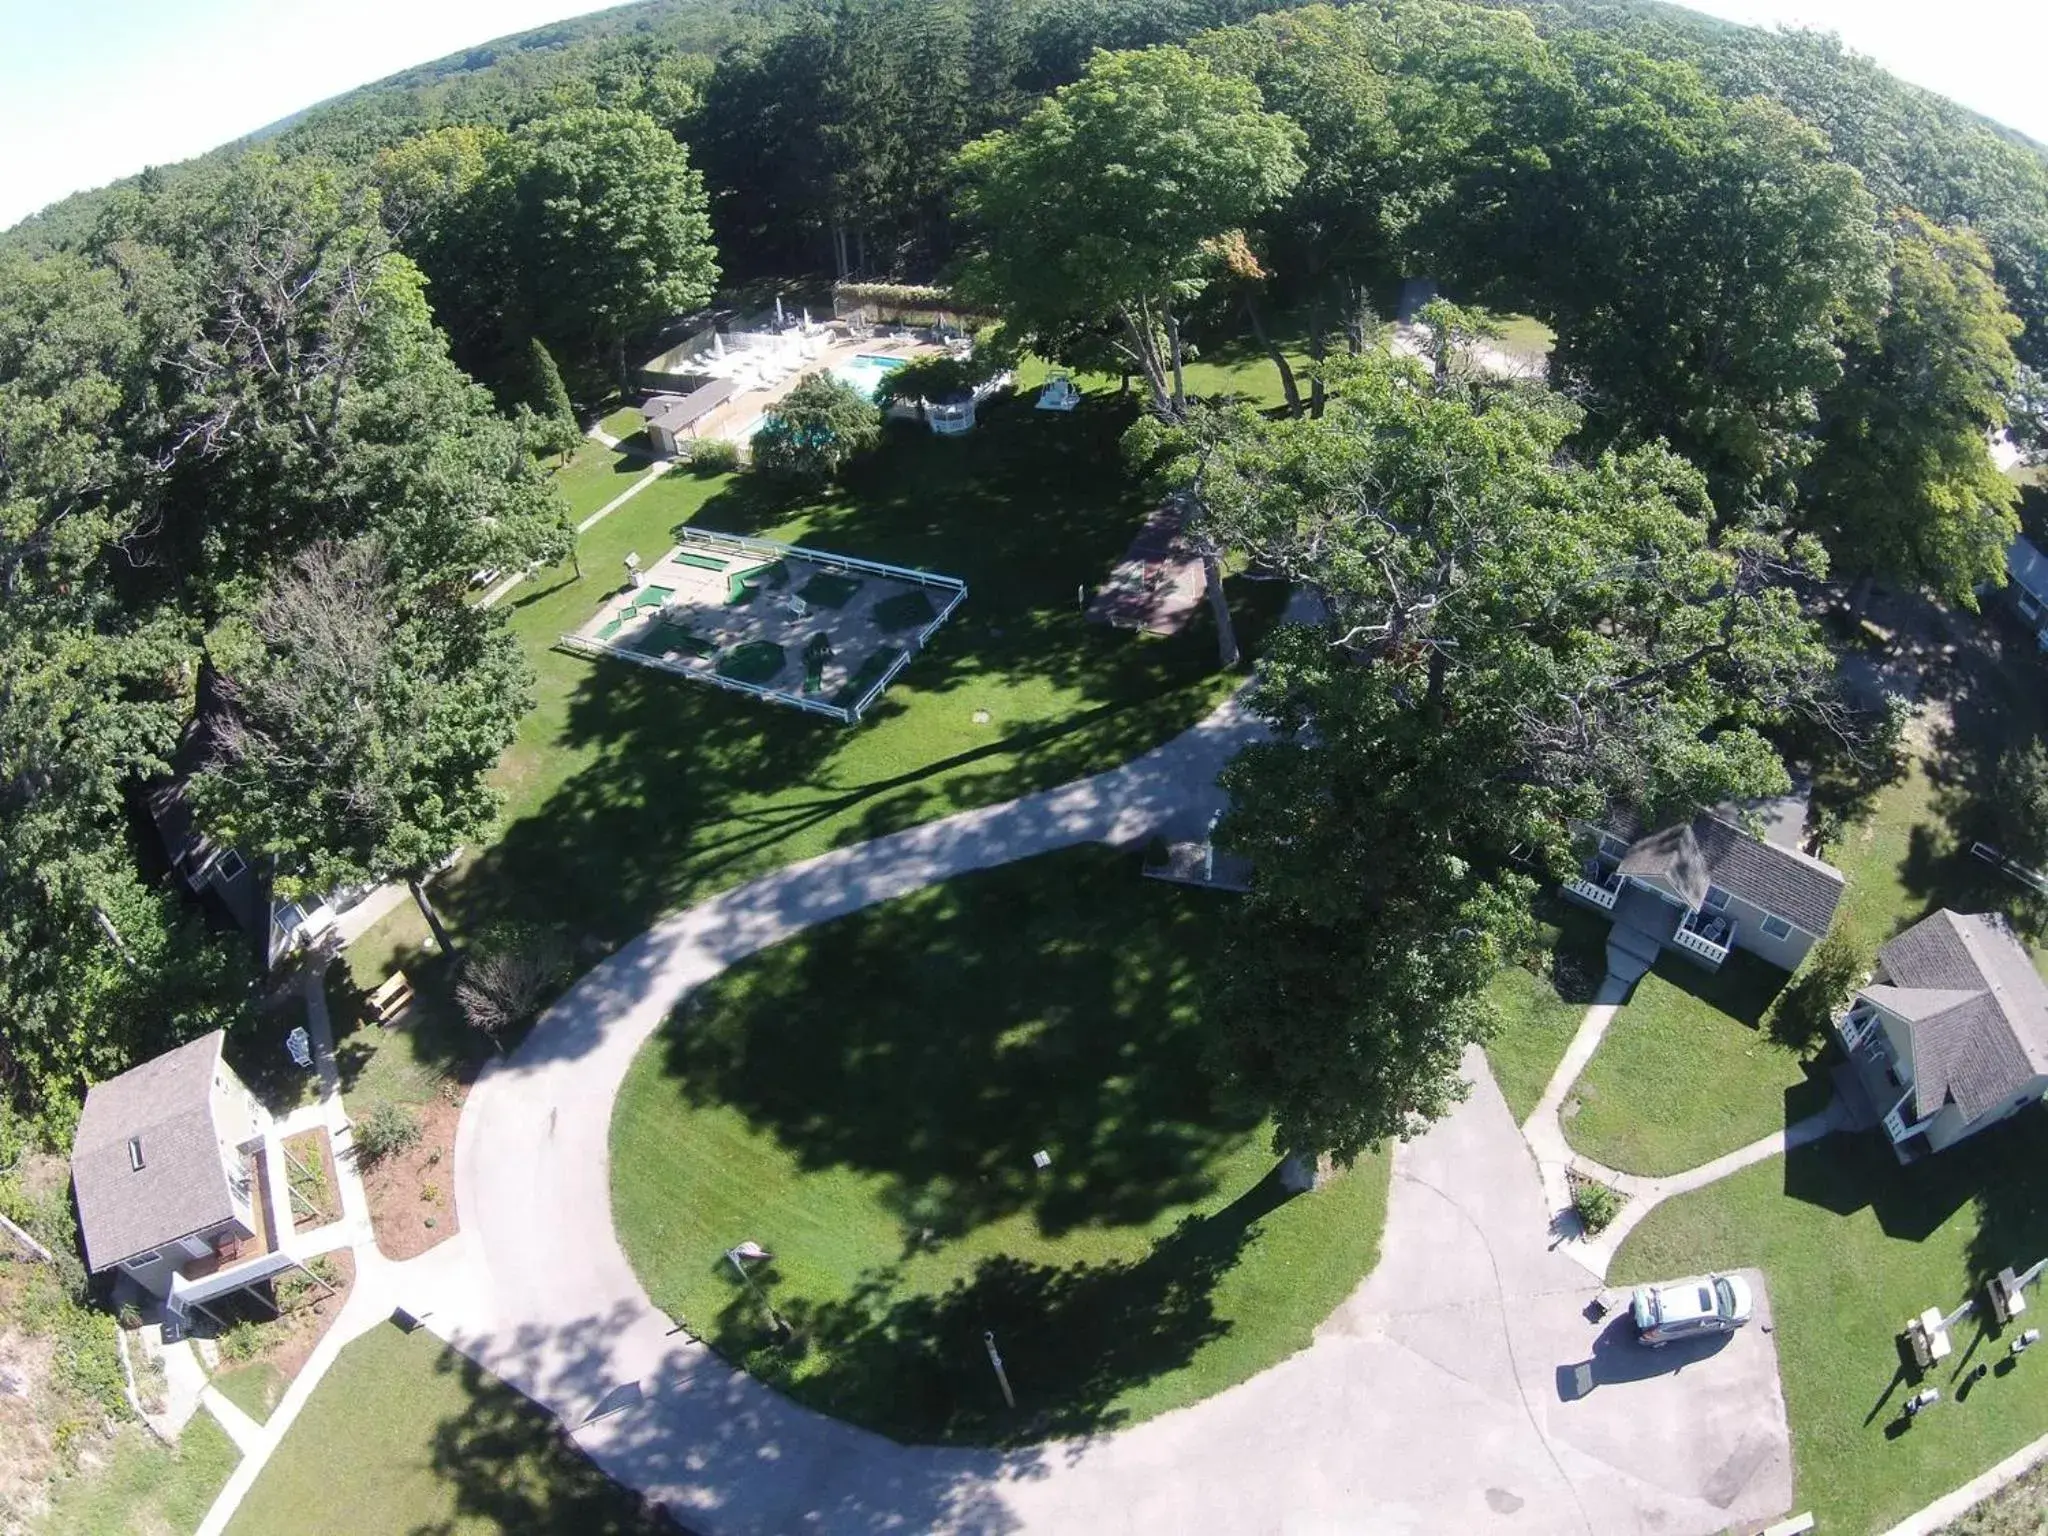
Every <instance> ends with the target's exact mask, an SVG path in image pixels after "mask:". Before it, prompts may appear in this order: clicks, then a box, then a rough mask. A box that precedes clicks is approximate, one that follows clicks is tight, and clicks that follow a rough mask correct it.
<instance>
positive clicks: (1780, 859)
mask: <svg viewBox="0 0 2048 1536" xmlns="http://www.w3.org/2000/svg"><path fill="white" fill-rule="evenodd" d="M1621 872H1622V873H1623V874H1624V875H1630V876H1633V877H1635V878H1637V879H1640V880H1649V881H1652V882H1654V883H1655V884H1658V885H1661V886H1663V887H1664V888H1665V889H1666V890H1668V891H1670V892H1671V893H1672V894H1673V895H1675V896H1678V897H1681V898H1683V900H1684V901H1685V903H1686V904H1687V905H1688V906H1694V907H1696V906H1698V905H1699V904H1700V902H1701V901H1702V900H1703V899H1704V898H1705V897H1706V894H1707V887H1708V886H1709V885H1718V886H1719V887H1721V889H1722V890H1724V891H1727V892H1728V893H1729V894H1730V895H1733V896H1738V897H1740V898H1741V899H1742V900H1744V901H1746V902H1749V903H1751V904H1752V905H1754V906H1758V907H1762V908H1763V909H1764V911H1766V912H1769V913H1772V914H1774V915H1776V916H1778V917H1782V918H1784V919H1785V920H1786V921H1787V922H1789V923H1791V924H1792V925H1793V926H1794V927H1795V928H1800V929H1804V930H1805V931H1806V932H1807V933H1810V934H1813V935H1815V936H1818V935H1820V934H1823V933H1826V932H1827V931H1828V924H1829V923H1831V922H1833V921H1834V917H1835V906H1836V904H1837V903H1838V902H1840V901H1841V899H1842V872H1841V871H1840V870H1838V869H1836V868H1834V867H1833V866H1832V865H1828V864H1823V863H1822V862H1821V861H1820V860H1819V859H1815V858H1810V857H1808V856H1807V855H1806V854H1803V853H1801V852H1799V850H1797V849H1796V848H1782V847H1780V846H1778V845H1777V844H1776V843H1767V842H1764V841H1762V840H1761V839H1759V838H1754V837H1751V836H1750V835H1749V834H1748V833H1747V832H1745V831H1743V829H1742V828H1741V827H1739V826H1737V825H1736V824H1735V823H1734V822H1732V821H1728V820H1725V819H1723V818H1722V817H1719V816H1716V815H1714V814H1712V813H1711V812H1710V813H1708V814H1705V815H1702V816H1698V817H1696V818H1694V820H1693V821H1692V823H1691V825H1689V826H1685V825H1681V826H1676V827H1666V828H1664V829H1663V830H1662V831H1661V832H1652V833H1651V834H1650V835H1649V836H1648V837H1643V838H1638V839H1637V840H1636V841H1635V843H1634V844H1633V845H1631V847H1630V848H1629V850H1628V853H1627V854H1626V855H1624V856H1623V858H1622V860H1621Z"/></svg>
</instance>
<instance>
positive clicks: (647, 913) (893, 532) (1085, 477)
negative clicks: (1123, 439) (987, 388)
mask: <svg viewBox="0 0 2048 1536" xmlns="http://www.w3.org/2000/svg"><path fill="white" fill-rule="evenodd" d="M1098 416H1099V418H1100V419H1098ZM1127 420H1128V410H1127V409H1125V410H1120V411H1104V412H1100V413H1096V414H1090V413H1087V412H1077V413H1076V416H1075V418H1074V419H1066V420H1063V421H1061V422H1058V423H1053V422H1048V421H1046V420H1045V419H1044V413H1038V412H1033V411H1031V410H1030V409H1029V408H1028V406H1021V407H1019V408H1017V409H1015V410H1012V409H1010V408H1008V407H1004V408H1002V409H998V410H995V411H992V412H990V413H989V416H988V419H987V423H986V425H987V430H986V431H981V430H977V432H976V434H975V440H974V441H973V442H971V443H965V444H962V443H951V442H945V441H939V440H935V439H933V438H932V437H931V436H930V434H928V433H906V434H892V435H891V436H890V438H889V439H888V440H887V441H886V442H885V444H884V445H883V447H882V448H881V449H880V450H878V451H877V452H876V453H875V454H873V455H870V456H867V457H865V458H864V459H863V460H862V461H861V462H860V463H859V464H857V465H856V466H854V468H853V470H852V471H851V472H850V474H849V476H848V479H847V483H846V485H845V486H843V487H841V488H837V489H835V490H834V491H833V492H831V493H830V494H829V495H827V496H825V497H823V498H820V499H816V500H811V501H804V500H792V499H791V498H790V496H789V495H788V494H787V493H786V492H783V491H779V490H777V489H776V488H774V487H772V486H770V485H767V484H766V483H765V482H760V481H757V480H755V479H753V478H752V477H747V476H741V477H738V478H737V479H735V480H733V481H730V482H728V483H727V485H726V486H724V487H723V488H722V489H720V490H719V491H718V492H717V493H716V494H715V495H714V496H713V497H712V498H711V499H710V500H709V501H708V502H706V503H705V504H704V505H703V506H702V507H701V508H700V509H699V510H698V511H697V512H696V514H695V516H694V517H693V519H692V523H693V525H694V526H700V527H717V528H723V529H727V530H730V531H737V532H744V533H758V532H769V533H781V534H787V533H789V532H791V531H799V532H801V533H802V535H803V538H804V540H805V542H807V543H810V544H813V545H816V546H817V547H821V548H824V549H829V550H836V551H839V552H843V553H846V554H849V555H855V556H860V557H863V558H874V559H882V560H889V561H894V562H896V563H900V564H905V565H913V566H922V567H925V568H927V569H931V570H935V571H941V572H946V573H948V574H954V575H959V576H962V577H963V578H965V579H966V580H967V582H968V584H969V597H968V599H967V602H966V603H965V604H964V605H963V606H962V607H961V609H960V610H959V611H958V612H957V613H956V614H955V615H954V617H953V618H952V619H951V620H949V621H948V623H947V624H946V625H945V626H944V627H942V628H941V629H940V630H939V631H938V633H937V634H936V635H935V636H934V637H933V640H932V642H931V643H930V644H929V645H928V646H927V647H926V648H924V649H923V650H922V651H920V653H919V654H918V655H917V656H916V657H915V658H914V659H913V660H912V662H911V663H910V666H909V668H908V669H907V671H906V672H905V673H904V674H903V676H902V678H901V679H899V681H898V682H897V683H896V684H894V685H893V686H892V687H891V689H890V690H889V692H888V693H886V694H884V695H883V697H882V699H881V701H880V704H879V706H878V707H877V708H876V709H875V710H873V711H872V712H871V713H870V715H869V717H868V719H867V720H866V721H865V722H864V723H863V724H861V725H860V726H857V727H852V728H843V727H840V726H837V725H833V724H829V723H826V722H823V721H820V720H818V719H816V718H814V717H811V716H808V715H803V714H800V713H798V712H797V711H794V710H790V709H785V708H780V707H777V706H775V705H772V704H765V703H762V702H760V701H756V700H752V699H745V698H739V697H736V696H734V695H731V694H727V693H723V692H719V691H716V690H713V689H710V688H707V687H704V686H702V685H700V684H695V683H692V682H689V681H687V680H684V679H679V678H675V677H670V676H668V675H666V674H662V673H658V672H654V671H651V670H648V669H644V668H638V667H633V666H630V665H626V664H622V663H614V662H605V661H598V662H594V663H589V664H588V665H587V670H585V671H583V672H582V673H581V674H580V675H579V676H578V678H577V679H576V681H575V685H574V692H573V695H572V696H571V698H570V700H569V704H568V710H567V718H566V722H565V725H564V728H563V731H562V736H561V742H560V746H559V748H552V747H551V748H549V749H548V751H549V752H554V751H561V752H570V753H576V754H579V755H581V756H583V757H584V758H585V759H587V760H586V761H583V762H581V763H580V764H579V766H578V769H577V771H576V772H575V773H574V774H573V775H569V776H567V777H565V778H564V779H563V781H562V782H560V783H559V784H556V785H553V786H551V787H549V788H547V789H545V790H544V791H542V792H540V793H537V794H534V795H533V797H532V799H531V801H530V802H529V804H528V805H527V806H524V807H522V808H521V811H520V813H519V814H518V815H517V816H516V817H515V818H514V819H513V820H512V821H511V822H510V824H509V825H508V826H507V828H506V830H505V832H504V833H503V835H502V836H501V837H500V838H499V839H498V841H497V842H496V843H495V844H494V845H493V846H492V847H490V848H489V849H487V850H485V852H484V853H483V854H482V855H481V856H480V857H479V858H477V859H476V860H474V861H472V862H471V863H470V864H469V865H468V866H466V867H465V868H464V869H463V870H461V871H459V872H457V873H456V874H454V875H452V876H450V877H449V878H448V879H446V880H445V881H443V882H442V886H443V889H444V894H445V897H446V901H445V905H446V907H447V909H448V911H449V914H450V915H451V916H452V917H453V918H454V919H455V921H456V923H457V924H458V926H460V927H468V928H475V927H477V926H479V925H480V924H482V923H485V922H490V921H496V920H500V919H511V920H521V921H542V922H559V921H561V920H562V919H563V918H564V916H567V917H568V918H569V919H570V920H571V921H572V922H574V923H576V924H577V925H579V927H580V929H581V931H582V932H583V933H586V934H592V935H595V936H597V937H599V938H601V939H603V940H605V941H607V942H611V943H616V942H620V941H623V940H624V939H625V938H627V937H629V936H630V935H632V934H634V933H637V932H639V931H640V930H641V929H643V928H645V927H647V926H648V925H649V924H650V923H651V922H652V921H653V920H654V919H655V918H656V917H658V916H659V915H660V914H661V913H663V912H665V911H667V910H670V909H672V908H674V907H676V906H680V905H683V904H686V903H688V902H689V901H691V900H693V899H696V898H698V897H701V896H704V895H706V894H709V893H710V892H711V891H714V890H717V889H721V888H724V887H726V886H729V885H732V884H736V883H738V882H739V881H741V880H744V879H746V878H747V877H749V876H751V875H753V874H756V873H759V872H761V871H764V870H766V869H768V868H772V867H774V866H775V865H778V864H781V863H785V862H787V861H788V860H790V859H791V858H794V857H800V856H802V855H804V854H808V853H813V852H817V851H820V850H821V849H822V848H823V847H827V846H837V845H843V844H845V843H849V842H855V841H860V840H864V839H867V838H872V837H875V836H879V835H882V834H885V833H887V832H891V831H896V830H899V829H901V828H904V827H907V826H912V825H915V824H917V823H919V822H922V821H927V820H931V819H933V818H935V817H938V816H943V815H946V814H948V813H950V812H952V811H955V810H959V809H963V808H966V807H969V806H974V805H981V804H986V803H990V802H992V801H999V800H1003V799H1008V798H1011V797H1012V796H1015V795H1018V794H1022V793H1027V792H1029V791H1032V790H1036V789H1040V788H1046V787H1050V786H1052V785H1055V784H1059V783H1063V782H1065V781H1067V780H1069V779H1072V778H1075V777H1078V776H1081V775H1084V774H1087V773H1090V772H1094V771H1097V770H1099V769H1103V768H1107V767H1111V766H1114V765H1115V764H1116V763H1118V762H1121V761H1123V760H1125V759H1127V758H1129V757H1132V756H1135V755H1137V754H1138V753H1140V752H1142V751H1144V750H1146V749H1148V748H1150V747H1152V746H1155V745H1157V744H1158V743H1159V742H1161V741H1163V740H1166V739H1168V738H1170V737H1171V736H1173V735H1174V734H1175V733H1177V732H1178V731H1180V730H1183V729H1185V728H1186V727H1188V726H1190V725H1192V724H1194V723H1195V722H1196V721H1197V720H1198V719H1200V717H1201V716H1202V714H1203V713H1205V712H1206V709H1207V708H1208V706H1209V704H1210V702H1211V701H1212V700H1213V698H1214V690H1213V687H1212V686H1205V684H1206V683H1207V682H1208V680H1210V679H1213V678H1214V677H1215V674H1216V656H1215V641H1214V630H1213V626H1212V623H1211V620H1210V618H1209V616H1208V615H1207V613H1206V612H1203V613H1200V614H1198V615H1197V617H1196V621H1195V623H1194V624H1193V625H1192V626H1191V627H1190V628H1189V629H1188V630H1186V631H1184V632H1183V633H1182V634H1180V635H1177V636H1174V637H1171V638H1168V639H1155V638H1152V637H1141V636H1134V635H1130V634H1126V633H1123V632H1118V631H1110V630H1105V629H1103V628H1101V627H1099V626H1093V625H1089V624H1086V623H1084V622H1083V621H1082V618H1081V616H1080V613H1079V610H1078V604H1077V601H1076V598H1077V588H1081V587H1089V586H1092V585H1093V584H1094V583H1096V582H1098V581H1100V580H1101V579H1102V578H1103V577H1104V575H1105V574H1106V573H1107V571H1108V570H1109V568H1110V566H1111V565H1112V564H1113V563H1114V562H1115V560H1116V559H1117V558H1118V557H1119V556H1120V555H1121V553H1122V551H1123V548H1124V546H1125V543H1126V542H1127V540H1128V539H1129V537H1130V535H1131V533H1132V532H1133V531H1134V530H1135V528H1136V527H1137V525H1138V523H1139V522H1140V521H1141V520H1142V518H1143V516H1144V512H1145V502H1144V499H1143V498H1142V497H1141V496H1140V495H1139V494H1138V493H1137V491H1136V489H1135V487H1134V486H1133V484H1132V481H1131V477H1130V476H1129V475H1127V474H1126V473H1125V472H1124V471H1123V470H1122V467H1121V464H1120V460H1119V459H1118V457H1117V439H1118V436H1119V435H1120V433H1121V430H1122V426H1123V424H1124V423H1125V422H1126V421H1127ZM1234 591H1235V593H1236V597H1235V601H1236V602H1237V605H1238V607H1239V609H1240V613H1239V621H1240V630H1241V632H1242V637H1243V638H1244V640H1245V643H1246V648H1247V650H1248V651H1250V650H1253V649H1255V648H1256V645H1257V643H1258V641H1259V639H1260V638H1261V637H1262V635H1263V634H1264V633H1265V631H1266V630H1267V629H1268V628H1270V626H1271V625H1272V624H1273V623H1274V622H1275V621H1276V620H1277V618H1278V615H1279V611H1280V608H1281V607H1282V605H1283V604H1284V601H1285V593H1284V591H1282V590H1281V589H1280V588H1279V587H1278V586H1277V584H1273V583H1235V584H1234ZM579 665H581V664H579ZM1039 685H1046V686H1049V687H1051V688H1056V689H1058V690H1060V691H1061V693H1062V694H1063V695H1064V697H1054V698H1047V697H1044V696H1043V695H1040V694H1038V693H1036V689H1037V688H1038V686H1039ZM977 689H980V690H981V691H979V692H977V691H976V690H977ZM955 694H964V695H966V696H965V697H960V698H957V699H955V698H949V697H947V696H948V695H955ZM984 700H986V701H988V702H992V703H994V704H995V705H996V714H997V718H994V719H992V720H990V721H988V722H987V724H986V726H985V727H984V728H982V729H980V730H977V729H976V727H975V726H974V724H973V723H972V721H971V717H972V715H973V713H974V710H975V708H976V706H977V705H980V704H982V703H983V702H984ZM1006 707H1012V708H1016V709H1018V710H1020V711H1022V712H1024V713H1023V717H1022V718H1020V719H1016V720H1010V719H1004V718H1001V711H1002V710H1003V709H1004V708H1006ZM536 765H537V766H536V771H538V772H542V773H545V772H549V771H550V770H551V769H552V767H553V765H552V764H551V763H549V762H548V761H547V755H546V754H542V755H540V756H538V757H537V758H536Z"/></svg>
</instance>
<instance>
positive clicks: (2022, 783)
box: [1990, 741, 2048, 869]
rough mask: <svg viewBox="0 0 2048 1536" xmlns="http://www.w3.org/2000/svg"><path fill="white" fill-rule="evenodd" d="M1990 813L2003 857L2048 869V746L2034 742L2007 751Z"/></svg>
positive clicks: (2000, 769) (1999, 772) (1999, 762)
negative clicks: (2047, 867)
mask: <svg viewBox="0 0 2048 1536" xmlns="http://www.w3.org/2000/svg"><path fill="white" fill-rule="evenodd" d="M1990 810H1991V824H1992V828H1993V835H1994V836H1996V838H1997V839H1998V848H1999V851H2000V852H2001V853H2003V854H2004V855H2005V856H2006V857H2007V858H2010V859H2017V860H2019V862H2020V863H2022V864H2025V865H2027V866H2029V867H2030V868H2033V869H2041V868H2043V867H2044V866H2048V745H2044V744H2043V743H2041V742H2039V741H2030V742H2026V743H2024V744H2020V745H2014V746H2011V747H2008V748H2006V750H2005V753H2004V755H2003V756H2002V757H2000V759H1999V761H1998V776H1997V778H1996V779H1995V780H1994V781H1993V785H1992V791H1991V805H1990Z"/></svg>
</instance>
